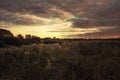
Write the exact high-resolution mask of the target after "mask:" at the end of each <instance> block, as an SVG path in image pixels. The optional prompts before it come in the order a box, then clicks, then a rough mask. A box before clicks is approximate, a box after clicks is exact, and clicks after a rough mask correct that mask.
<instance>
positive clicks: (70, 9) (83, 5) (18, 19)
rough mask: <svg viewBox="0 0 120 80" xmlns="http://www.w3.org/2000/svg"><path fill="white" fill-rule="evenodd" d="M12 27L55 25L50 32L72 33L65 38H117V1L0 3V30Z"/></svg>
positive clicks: (4, 0) (119, 15)
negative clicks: (0, 28) (67, 27)
mask: <svg viewBox="0 0 120 80" xmlns="http://www.w3.org/2000/svg"><path fill="white" fill-rule="evenodd" d="M57 23H59V24H64V23H66V24H65V25H61V26H55V25H54V24H57ZM67 23H69V24H70V25H67ZM13 25H16V27H17V25H24V26H26V27H29V25H39V26H41V25H54V27H56V29H55V30H53V31H52V30H51V32H69V33H70V32H71V34H65V35H63V36H65V37H111V36H112V37H113V36H114V37H115V36H116V37H120V0H0V27H2V28H4V27H8V28H9V27H11V26H13ZM65 26H69V28H70V30H69V29H68V30H67V31H66V30H64V28H63V29H61V28H62V27H65ZM36 28H37V27H36ZM57 28H58V29H57ZM59 28H60V29H59ZM71 28H72V29H71ZM76 29H78V30H76ZM79 29H81V30H79ZM91 29H97V30H96V31H95V30H92V31H90V30H91ZM82 30H83V31H82ZM80 31H82V32H83V33H84V34H81V33H80ZM87 31H88V32H87ZM72 32H74V33H76V34H72Z"/></svg>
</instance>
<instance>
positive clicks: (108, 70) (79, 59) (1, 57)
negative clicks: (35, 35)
mask: <svg viewBox="0 0 120 80" xmlns="http://www.w3.org/2000/svg"><path fill="white" fill-rule="evenodd" d="M119 63H120V41H119V40H116V41H115V40H109V41H102V40H87V41H85V40H81V41H79V40H78V41H75V40H72V41H69V40H68V41H67V40H62V43H61V44H58V43H55V44H42V43H41V44H34V45H26V46H21V47H6V48H0V80H119V79H120V74H119V73H120V64H119Z"/></svg>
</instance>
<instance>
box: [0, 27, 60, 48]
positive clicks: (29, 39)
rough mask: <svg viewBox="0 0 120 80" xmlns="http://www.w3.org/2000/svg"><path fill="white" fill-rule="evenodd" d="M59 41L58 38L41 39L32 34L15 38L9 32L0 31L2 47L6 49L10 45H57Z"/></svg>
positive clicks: (0, 45)
mask: <svg viewBox="0 0 120 80" xmlns="http://www.w3.org/2000/svg"><path fill="white" fill-rule="evenodd" d="M58 41H59V39H56V38H43V39H42V38H40V37H38V36H33V35H31V34H26V35H25V37H24V36H23V35H22V34H18V35H17V36H14V35H13V33H11V32H10V31H9V30H5V29H0V47H5V46H8V45H13V46H21V45H30V44H35V43H36V44H39V43H45V44H49V43H56V42H58Z"/></svg>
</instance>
